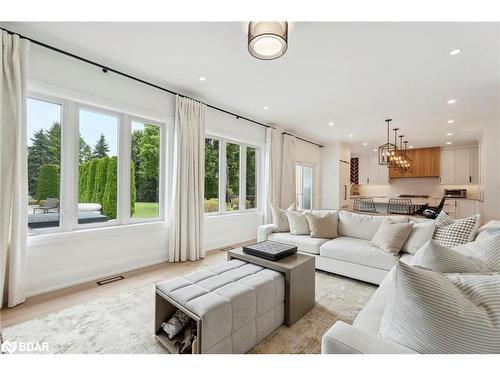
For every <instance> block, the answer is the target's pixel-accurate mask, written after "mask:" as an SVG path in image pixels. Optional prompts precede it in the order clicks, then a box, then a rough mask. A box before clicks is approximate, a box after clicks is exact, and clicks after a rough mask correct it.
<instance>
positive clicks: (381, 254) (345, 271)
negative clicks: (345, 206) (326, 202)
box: [257, 210, 411, 284]
mask: <svg viewBox="0 0 500 375" xmlns="http://www.w3.org/2000/svg"><path fill="white" fill-rule="evenodd" d="M324 212H325V210H318V211H312V213H313V214H321V213H324ZM338 218H339V219H338V227H337V231H338V234H339V237H337V238H334V239H331V240H329V239H324V238H311V237H310V236H309V235H292V234H290V233H288V232H279V233H275V232H274V225H273V224H268V225H261V226H259V228H258V232H257V240H258V241H265V240H270V241H276V242H283V243H286V244H289V245H295V246H297V249H298V251H300V252H303V253H307V254H310V255H314V256H315V257H316V268H317V269H319V270H322V271H327V272H331V273H335V274H339V275H343V276H347V277H351V278H354V279H358V280H363V281H367V282H369V283H373V284H380V283H381V282H382V280H383V279H384V278H385V277H386V276H387V274H388V273H389V271H390V270H391V269H392V268H393V267H394V265H395V264H396V263H397V262H398V260H399V258H400V257H403V258H407V259H409V258H411V255H410V254H407V253H401V254H400V255H396V256H394V255H392V254H389V253H386V252H385V251H383V250H381V249H379V248H376V247H374V246H372V245H370V240H371V239H372V238H373V236H374V234H375V233H376V232H377V230H378V228H379V226H380V225H381V224H382V222H383V221H384V219H385V218H386V216H373V215H361V214H356V213H352V212H348V211H339V212H338ZM391 219H392V220H394V221H399V222H407V221H408V218H407V217H406V216H391Z"/></svg>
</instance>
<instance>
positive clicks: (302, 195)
mask: <svg viewBox="0 0 500 375" xmlns="http://www.w3.org/2000/svg"><path fill="white" fill-rule="evenodd" d="M313 177H314V168H313V167H312V166H307V165H303V164H302V163H297V164H296V165H295V192H296V202H297V207H298V208H300V209H304V210H310V209H312V201H313Z"/></svg>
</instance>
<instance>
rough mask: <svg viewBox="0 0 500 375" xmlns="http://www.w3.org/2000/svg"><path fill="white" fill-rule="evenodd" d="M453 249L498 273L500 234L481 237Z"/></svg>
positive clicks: (499, 269)
mask: <svg viewBox="0 0 500 375" xmlns="http://www.w3.org/2000/svg"><path fill="white" fill-rule="evenodd" d="M453 249H454V250H456V251H457V252H459V253H460V254H463V255H465V256H466V257H468V258H470V259H472V260H474V261H475V262H477V263H479V264H481V265H483V266H485V267H488V268H490V269H491V270H494V271H496V272H500V234H497V235H491V236H486V237H482V238H480V239H479V240H476V241H474V242H469V243H466V244H463V245H459V246H455V247H454V248H453Z"/></svg>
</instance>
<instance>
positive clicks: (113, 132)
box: [78, 109, 118, 224]
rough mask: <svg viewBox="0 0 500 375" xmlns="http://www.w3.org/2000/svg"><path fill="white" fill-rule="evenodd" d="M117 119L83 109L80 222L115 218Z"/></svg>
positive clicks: (79, 188) (79, 182) (79, 186)
mask: <svg viewBox="0 0 500 375" xmlns="http://www.w3.org/2000/svg"><path fill="white" fill-rule="evenodd" d="M117 153H118V118H116V117H114V116H110V115H106V114H102V113H98V112H92V111H89V110H83V109H82V110H80V168H79V181H78V223H79V224H91V223H98V222H106V221H109V220H114V219H116V213H117V188H118V173H117V171H118V168H117V167H118V160H117Z"/></svg>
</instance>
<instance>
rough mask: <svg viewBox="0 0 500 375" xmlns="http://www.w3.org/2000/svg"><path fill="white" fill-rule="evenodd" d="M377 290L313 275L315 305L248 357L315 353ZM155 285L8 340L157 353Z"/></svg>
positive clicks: (6, 333)
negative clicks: (337, 324)
mask: <svg viewBox="0 0 500 375" xmlns="http://www.w3.org/2000/svg"><path fill="white" fill-rule="evenodd" d="M375 289H376V287H375V286H374V285H371V284H366V283H363V282H361V281H355V280H352V279H348V278H344V277H341V276H335V275H330V274H327V273H323V272H316V305H315V306H314V308H313V309H311V310H310V311H309V312H308V313H307V314H306V315H305V316H304V317H303V318H302V319H300V320H299V321H298V322H296V323H295V324H294V325H293V326H292V327H285V326H281V327H279V328H278V329H277V330H275V331H274V332H273V333H272V334H271V335H270V336H268V337H267V338H266V339H265V340H263V341H262V342H260V343H259V344H258V345H257V346H255V347H254V348H253V349H252V350H251V351H250V353H256V354H281V353H289V354H299V353H320V350H321V337H322V336H323V334H324V333H325V332H326V331H327V330H328V328H329V327H331V326H332V324H333V323H335V322H336V321H337V320H343V321H345V322H348V323H352V321H353V320H354V319H355V317H356V315H357V314H358V312H359V311H360V310H361V308H362V307H363V306H364V304H365V303H366V302H367V301H368V299H369V298H370V296H371V295H372V294H373V292H374V291H375ZM153 313H154V287H153V285H146V286H142V287H139V288H135V289H131V290H129V291H126V292H121V293H119V294H116V295H114V296H110V297H103V298H99V299H96V300H93V301H90V302H87V303H84V304H81V305H76V306H73V307H70V308H68V309H65V310H63V311H60V312H57V313H53V314H48V315H45V316H42V317H40V318H37V319H33V320H30V321H27V322H24V323H21V324H18V325H15V326H11V327H6V328H4V329H3V331H2V334H3V338H4V339H5V340H9V341H10V342H47V343H48V344H49V345H48V347H49V349H48V353H81V354H90V353H116V354H158V353H166V350H165V349H164V348H163V347H162V346H161V345H160V344H159V343H158V342H157V341H156V339H155V338H154V335H153V321H154V315H153Z"/></svg>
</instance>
